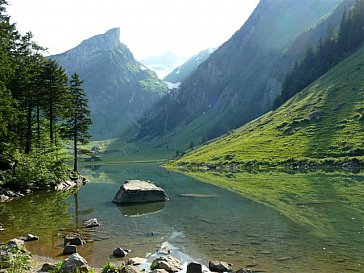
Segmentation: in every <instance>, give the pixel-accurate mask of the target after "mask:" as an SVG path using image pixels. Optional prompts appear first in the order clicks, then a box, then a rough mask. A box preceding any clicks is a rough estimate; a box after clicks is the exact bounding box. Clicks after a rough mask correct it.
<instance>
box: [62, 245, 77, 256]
mask: <svg viewBox="0 0 364 273" xmlns="http://www.w3.org/2000/svg"><path fill="white" fill-rule="evenodd" d="M73 253H77V246H75V245H66V246H65V247H64V249H63V254H65V255H67V254H73Z"/></svg>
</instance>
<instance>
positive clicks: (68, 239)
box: [64, 233, 86, 246]
mask: <svg viewBox="0 0 364 273" xmlns="http://www.w3.org/2000/svg"><path fill="white" fill-rule="evenodd" d="M68 244H69V245H77V246H78V245H84V244H86V241H85V240H84V239H83V237H82V236H81V235H80V234H78V233H74V234H69V235H66V236H65V237H64V246H66V245H68Z"/></svg>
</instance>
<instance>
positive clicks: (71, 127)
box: [63, 73, 91, 172]
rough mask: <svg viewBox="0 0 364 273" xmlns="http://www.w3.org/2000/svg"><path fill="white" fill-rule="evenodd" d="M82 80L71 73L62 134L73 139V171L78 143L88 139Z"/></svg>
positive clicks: (85, 141)
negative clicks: (67, 105) (67, 106)
mask: <svg viewBox="0 0 364 273" xmlns="http://www.w3.org/2000/svg"><path fill="white" fill-rule="evenodd" d="M82 83H83V81H81V80H80V77H79V75H78V74H76V73H75V74H73V75H72V76H71V80H70V86H69V112H68V114H67V118H66V120H65V123H64V125H63V136H64V137H66V138H68V139H72V140H73V159H74V160H73V162H74V163H73V171H74V172H77V171H78V156H77V151H78V144H79V143H81V144H86V143H88V141H89V139H90V137H91V136H90V134H89V132H88V129H89V127H90V125H91V119H90V110H89V109H88V101H87V97H86V93H85V91H84V90H83V89H82V87H81V85H82Z"/></svg>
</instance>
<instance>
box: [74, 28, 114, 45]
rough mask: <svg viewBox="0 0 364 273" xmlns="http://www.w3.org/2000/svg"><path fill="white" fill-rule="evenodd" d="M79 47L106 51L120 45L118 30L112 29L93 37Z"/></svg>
mask: <svg viewBox="0 0 364 273" xmlns="http://www.w3.org/2000/svg"><path fill="white" fill-rule="evenodd" d="M81 45H84V46H87V47H93V48H97V49H99V50H107V49H110V48H114V47H116V46H119V45H120V28H118V27H117V28H112V29H110V30H108V31H106V32H105V33H104V34H99V35H95V36H93V37H91V38H89V39H87V40H84V41H83V42H82V43H81Z"/></svg>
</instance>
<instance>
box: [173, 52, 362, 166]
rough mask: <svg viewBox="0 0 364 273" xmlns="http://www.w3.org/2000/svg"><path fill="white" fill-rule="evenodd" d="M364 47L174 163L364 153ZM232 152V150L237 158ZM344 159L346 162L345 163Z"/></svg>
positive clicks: (310, 158) (299, 158)
mask: <svg viewBox="0 0 364 273" xmlns="http://www.w3.org/2000/svg"><path fill="white" fill-rule="evenodd" d="M363 55H364V47H363V48H362V49H360V50H359V51H358V52H357V53H355V54H354V55H352V56H351V57H349V58H347V59H346V60H344V61H343V62H341V63H340V64H338V65H337V66H336V67H334V68H333V69H332V70H330V71H329V72H328V73H326V74H325V75H324V76H322V77H321V78H319V79H318V80H317V81H315V82H314V83H312V84H311V85H310V86H308V87H307V88H306V89H304V90H303V91H301V92H300V93H298V94H297V95H296V96H294V97H293V98H292V99H290V100H289V101H287V102H286V103H285V104H283V105H282V106H281V107H280V108H278V109H277V110H276V111H274V112H269V113H267V114H265V115H264V116H262V117H260V118H258V119H257V120H254V121H252V122H250V123H249V124H247V125H245V126H243V127H241V128H239V129H237V130H235V131H234V132H232V133H231V134H229V135H225V136H224V137H221V138H219V139H216V140H215V141H214V142H212V143H210V144H208V145H204V146H201V147H200V148H198V149H195V150H193V151H192V152H190V153H187V154H186V155H185V156H183V157H182V158H181V159H180V160H178V161H177V162H176V163H174V164H175V165H188V164H195V165H198V164H214V165H224V164H229V162H230V163H231V161H234V162H235V163H236V164H240V165H244V164H245V163H247V162H254V161H258V162H265V163H267V164H271V165H280V163H281V162H285V161H286V160H288V159H293V160H296V161H298V162H299V161H302V162H305V161H311V162H315V161H320V160H323V159H326V158H330V159H333V160H334V161H335V160H337V161H338V162H344V163H345V161H350V159H352V158H356V159H358V160H359V164H360V165H361V166H363V158H364V122H363V120H362V119H361V117H362V116H363V114H364V112H363V109H364V77H363V73H362V70H361V69H360V70H358V68H363V67H364V58H362V56H363ZM232 155H234V157H233V160H231V159H232V157H231V156H232ZM344 163H343V164H344Z"/></svg>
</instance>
